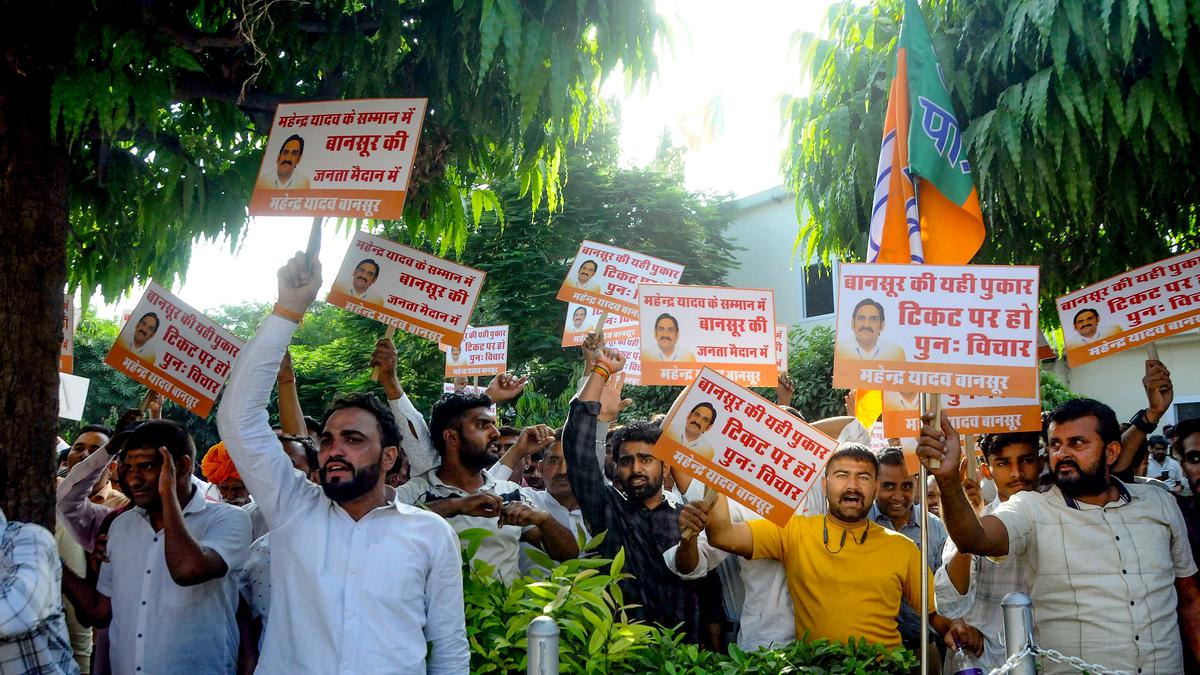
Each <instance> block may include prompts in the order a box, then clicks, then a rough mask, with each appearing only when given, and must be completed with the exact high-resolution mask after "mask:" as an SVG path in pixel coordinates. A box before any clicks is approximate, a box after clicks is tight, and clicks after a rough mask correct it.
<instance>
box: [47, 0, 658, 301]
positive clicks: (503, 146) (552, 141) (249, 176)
mask: <svg viewBox="0 0 1200 675" xmlns="http://www.w3.org/2000/svg"><path fill="white" fill-rule="evenodd" d="M92 11H94V13H95V14H94V15H93V16H80V17H77V19H78V24H77V25H78V26H79V28H78V32H77V34H76V36H75V45H74V50H73V51H72V52H71V53H70V55H69V57H68V58H67V59H66V63H65V64H64V66H65V67H64V69H63V71H62V72H60V73H57V74H56V75H55V78H54V82H53V98H52V101H51V110H50V112H51V113H52V115H53V117H52V119H51V124H52V125H53V127H54V128H58V129H61V134H60V141H61V142H64V143H65V144H66V145H67V146H68V147H69V148H70V158H71V190H70V194H71V233H70V234H71V243H72V245H71V246H70V248H69V257H68V263H69V269H70V273H71V280H72V283H73V284H78V285H80V286H82V287H83V288H84V289H85V291H90V290H91V289H92V288H95V287H99V288H101V289H103V292H104V295H105V297H107V298H109V299H112V298H113V297H115V295H117V294H118V293H120V292H122V291H124V290H125V289H126V288H128V287H129V285H130V284H131V283H132V282H133V281H135V280H139V279H144V278H149V277H151V276H155V277H157V278H158V279H159V280H160V281H165V280H167V279H168V278H169V277H170V276H171V275H173V274H182V273H183V272H184V271H185V270H186V266H187V261H188V253H189V248H190V247H189V242H190V240H191V239H192V238H193V236H205V237H209V238H214V237H217V236H218V235H220V234H221V233H228V234H230V235H232V236H233V237H234V239H236V237H237V235H238V234H239V233H240V232H241V231H242V229H243V227H244V223H245V221H246V215H245V207H246V204H247V202H248V201H249V196H250V191H251V189H252V187H253V183H254V176H255V174H256V173H257V170H258V166H259V162H260V160H261V151H262V147H263V144H264V142H265V140H266V133H267V131H268V130H269V129H270V126H271V120H272V118H273V115H274V110H275V106H276V105H277V104H278V103H279V102H281V101H294V100H320V99H328V98H334V99H338V98H360V97H386V96H410V97H412V96H421V97H428V98H429V100H430V107H429V113H428V116H427V120H426V122H425V125H424V128H423V132H422V138H421V144H420V148H419V151H418V156H417V159H416V161H415V163H414V173H413V176H412V189H411V191H410V194H409V199H408V204H407V209H406V213H405V221H406V223H407V224H408V226H409V227H410V228H411V229H412V230H413V231H414V232H417V233H419V234H421V235H422V236H425V237H428V238H430V239H432V240H435V241H439V243H440V247H441V248H442V250H446V248H447V247H449V246H453V247H455V248H457V249H458V250H461V249H462V246H463V243H464V242H465V237H466V225H467V219H468V218H469V217H470V215H471V213H472V212H474V213H475V214H476V221H477V220H478V215H477V214H478V210H479V209H481V207H483V206H484V205H487V206H493V205H494V200H493V198H492V197H491V192H490V191H489V190H488V189H487V187H486V186H487V185H489V184H493V183H495V182H498V181H502V180H506V179H508V178H509V177H514V178H515V179H517V180H518V181H519V184H520V185H521V192H522V194H523V195H525V196H527V197H529V198H530V199H531V200H532V202H533V205H534V206H535V207H536V206H537V205H538V204H539V202H540V201H541V200H542V199H543V198H544V199H545V201H546V202H547V203H548V204H549V206H550V207H551V208H555V207H556V206H557V204H558V201H559V190H560V184H561V181H560V177H561V175H562V172H563V168H564V167H563V152H564V148H565V144H566V142H567V141H568V140H573V139H579V138H581V137H583V136H586V134H587V133H588V132H589V131H590V130H591V129H592V127H593V126H594V124H595V122H596V119H597V115H598V114H599V113H600V111H601V108H602V102H601V101H600V99H599V97H598V95H597V93H598V89H599V84H600V81H601V78H602V77H603V76H604V75H605V74H607V73H608V72H610V71H612V70H613V68H614V67H615V66H616V65H617V63H618V61H619V62H620V64H621V65H622V67H623V68H624V69H625V71H626V73H627V74H629V75H630V76H631V77H632V78H634V79H637V78H640V77H642V76H644V75H645V74H646V73H647V72H648V70H649V69H650V68H652V67H653V63H654V61H653V59H654V55H653V50H652V42H653V40H654V37H655V34H656V30H657V28H658V19H657V17H656V16H655V15H654V14H653V11H652V9H651V7H650V3H648V2H628V3H620V4H618V5H612V4H610V3H606V2H599V1H592V2H578V3H577V2H562V1H556V0H542V1H541V2H534V3H528V2H519V1H518V0H494V1H492V2H484V3H475V2H463V1H462V0H457V1H454V2H451V1H449V0H444V1H440V2H349V1H344V0H343V1H337V0H334V1H323V2H315V3H312V2H294V1H276V2H261V3H260V2H252V3H241V2H228V1H218V2H200V3H196V2H190V3H183V4H166V3H147V4H145V5H143V6H142V11H141V12H135V13H129V14H125V15H117V14H113V13H109V12H104V11H102V8H99V7H97V8H95V9H94V10H92ZM88 13H90V12H88ZM67 25H72V26H74V25H76V22H75V21H72V22H70V23H69V24H67ZM98 92H101V93H102V94H101V95H97V93H98ZM464 205H466V207H464ZM471 207H475V208H474V209H472V208H471Z"/></svg>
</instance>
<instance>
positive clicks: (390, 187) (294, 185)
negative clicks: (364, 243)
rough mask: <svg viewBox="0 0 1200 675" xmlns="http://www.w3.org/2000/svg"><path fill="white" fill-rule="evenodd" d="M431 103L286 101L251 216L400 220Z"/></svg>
mask: <svg viewBox="0 0 1200 675" xmlns="http://www.w3.org/2000/svg"><path fill="white" fill-rule="evenodd" d="M426 104H427V99H423V98H375V99H356V100H350V101H314V102H310V103H282V104H280V105H279V107H278V108H277V109H276V110H275V122H274V124H272V125H271V135H270V136H269V137H268V138H267V147H266V149H265V150H264V152H263V161H262V167H261V168H260V169H259V173H258V178H257V180H256V181H255V183H254V194H253V196H251V198H250V215H252V216H335V217H342V218H375V219H381V220H395V219H397V218H400V217H401V215H403V213H404V198H405V195H407V193H408V179H409V176H410V175H411V174H412V168H413V161H414V160H415V159H416V154H417V142H418V141H419V140H420V138H421V124H422V123H423V122H424V120H425V108H426Z"/></svg>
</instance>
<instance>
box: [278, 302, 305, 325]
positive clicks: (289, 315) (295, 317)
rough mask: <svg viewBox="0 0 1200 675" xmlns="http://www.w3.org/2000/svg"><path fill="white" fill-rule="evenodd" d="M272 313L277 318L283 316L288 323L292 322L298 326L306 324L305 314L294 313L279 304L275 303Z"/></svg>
mask: <svg viewBox="0 0 1200 675" xmlns="http://www.w3.org/2000/svg"><path fill="white" fill-rule="evenodd" d="M271 313H272V314H275V315H277V316H281V317H283V318H285V319H287V320H288V321H291V322H292V323H294V324H296V325H297V326H299V325H300V324H302V323H304V315H303V314H301V313H299V312H293V311H292V310H290V309H288V308H287V307H284V306H283V305H281V304H279V303H278V302H277V303H275V307H274V309H272V310H271Z"/></svg>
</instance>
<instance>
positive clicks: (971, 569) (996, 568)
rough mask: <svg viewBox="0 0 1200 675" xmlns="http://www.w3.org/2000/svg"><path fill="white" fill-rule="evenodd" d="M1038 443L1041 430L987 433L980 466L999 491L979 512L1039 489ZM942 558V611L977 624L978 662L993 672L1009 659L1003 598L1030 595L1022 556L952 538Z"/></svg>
mask: <svg viewBox="0 0 1200 675" xmlns="http://www.w3.org/2000/svg"><path fill="white" fill-rule="evenodd" d="M1040 445H1041V443H1040V442H1039V437H1038V433H1037V432H1023V433H1015V434H989V435H985V436H983V437H981V438H980V441H979V446H980V448H982V450H983V458H984V464H983V465H982V467H981V468H982V470H983V472H984V474H985V475H987V476H989V477H990V478H991V479H992V480H993V481H995V483H996V492H997V497H996V499H995V500H993V501H992V502H990V503H989V504H987V505H986V506H984V507H983V511H982V512H981V513H980V515H983V516H986V515H988V514H990V513H993V512H995V510H996V509H997V508H999V506H1000V505H1001V504H1003V503H1005V502H1007V501H1008V500H1009V499H1010V498H1011V497H1012V496H1013V495H1015V494H1017V493H1018V492H1026V491H1029V490H1034V489H1036V488H1037V484H1038V476H1040V475H1041V473H1042V464H1043V463H1044V462H1043V461H1042V457H1041V455H1040V454H1039V447H1040ZM930 479H933V476H930ZM931 484H934V485H936V482H935V483H931ZM942 560H943V561H944V564H943V565H942V567H941V568H940V569H939V570H938V571H937V573H936V574H935V575H934V586H935V587H936V591H937V604H938V611H939V612H940V613H941V614H942V615H943V616H946V617H948V618H951V619H959V618H960V619H962V620H963V621H965V622H967V623H968V624H970V625H972V626H975V627H976V628H978V629H979V632H981V633H983V638H984V647H983V656H982V657H980V662H981V663H982V664H983V666H984V667H985V668H987V669H988V670H989V671H990V670H993V669H995V668H999V667H1000V666H1001V664H1003V663H1004V662H1005V661H1006V660H1007V658H1008V655H1007V653H1006V652H1005V650H1004V643H1003V641H1002V638H1003V636H1004V633H1003V630H1004V615H1003V612H1002V610H1001V607H1000V601H1001V600H1003V599H1004V596H1005V595H1008V594H1009V593H1013V592H1021V593H1029V582H1028V580H1027V579H1026V578H1025V566H1024V564H1023V562H1022V561H1021V558H1020V557H1019V556H1007V557H1004V558H999V559H993V558H988V557H985V556H973V555H970V554H967V553H960V552H959V550H958V546H956V545H955V543H954V542H953V541H948V542H946V549H945V551H944V552H943V553H942Z"/></svg>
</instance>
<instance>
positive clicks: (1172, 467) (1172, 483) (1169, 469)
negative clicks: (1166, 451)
mask: <svg viewBox="0 0 1200 675" xmlns="http://www.w3.org/2000/svg"><path fill="white" fill-rule="evenodd" d="M1163 472H1166V474H1167V477H1166V478H1165V479H1159V478H1158V477H1159V476H1161V475H1162V474H1163ZM1146 478H1154V479H1159V480H1162V482H1164V483H1166V484H1167V489H1169V490H1172V491H1173V490H1175V488H1177V487H1179V486H1180V485H1182V484H1183V467H1181V466H1179V461H1178V460H1176V459H1175V458H1174V457H1172V456H1170V455H1167V456H1166V457H1164V458H1163V462H1162V464H1159V463H1158V462H1157V461H1155V459H1154V455H1151V456H1150V458H1149V459H1148V460H1147V461H1146Z"/></svg>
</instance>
